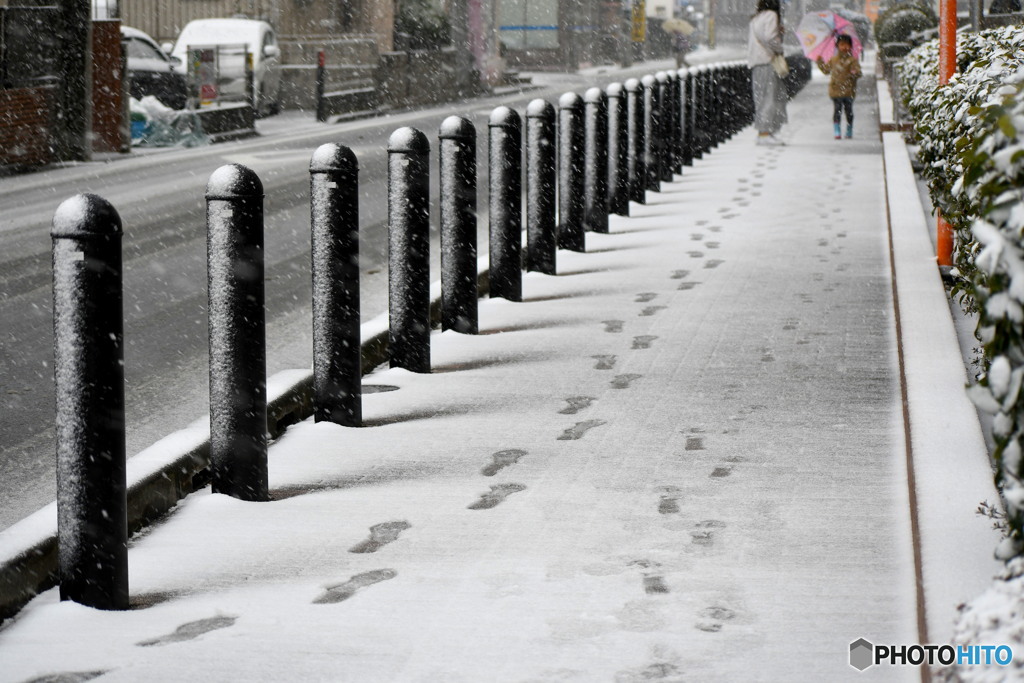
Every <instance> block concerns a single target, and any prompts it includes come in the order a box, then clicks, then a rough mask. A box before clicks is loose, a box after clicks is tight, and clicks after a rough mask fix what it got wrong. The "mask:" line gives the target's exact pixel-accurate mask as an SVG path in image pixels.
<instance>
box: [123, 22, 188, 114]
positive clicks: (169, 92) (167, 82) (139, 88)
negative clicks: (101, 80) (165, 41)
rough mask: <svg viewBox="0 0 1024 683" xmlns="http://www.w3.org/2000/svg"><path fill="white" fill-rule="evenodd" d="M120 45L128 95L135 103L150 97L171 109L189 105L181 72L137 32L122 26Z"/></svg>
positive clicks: (147, 37) (161, 51) (168, 58)
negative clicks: (121, 46)
mask: <svg viewBox="0 0 1024 683" xmlns="http://www.w3.org/2000/svg"><path fill="white" fill-rule="evenodd" d="M121 42H122V43H124V46H125V53H126V54H127V55H128V93H129V94H130V95H131V96H132V97H134V98H135V99H137V100H141V99H142V98H143V97H145V96H146V95H153V96H154V97H156V98H157V99H158V100H160V101H161V102H162V103H163V104H165V105H166V106H168V107H170V108H171V109H184V108H185V105H186V104H187V103H188V85H187V84H186V82H185V73H184V69H183V68H181V67H180V66H179V65H176V64H174V62H173V60H172V59H171V58H170V57H168V56H167V54H166V53H165V52H164V51H163V50H161V49H160V46H159V45H157V44H156V41H155V40H153V39H152V38H150V37H149V36H148V35H146V34H145V33H144V32H142V31H140V30H138V29H137V28H132V27H130V26H122V27H121Z"/></svg>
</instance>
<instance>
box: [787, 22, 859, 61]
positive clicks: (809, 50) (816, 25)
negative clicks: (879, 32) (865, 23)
mask: <svg viewBox="0 0 1024 683" xmlns="http://www.w3.org/2000/svg"><path fill="white" fill-rule="evenodd" d="M840 35H845V36H849V37H850V40H852V41H853V56H854V57H858V58H859V57H860V53H861V50H862V49H863V48H862V46H861V44H860V38H858V37H857V29H856V27H855V26H854V25H853V24H852V23H851V22H850V21H848V20H846V19H844V18H843V17H841V16H839V15H838V14H836V13H835V12H832V11H830V10H823V11H821V12H810V13H808V14H805V15H804V18H803V19H801V20H800V24H799V25H798V26H797V27H796V37H797V39H798V40H799V41H800V47H801V48H803V51H804V55H806V56H807V58H808V59H813V60H817V59H818V58H819V57H820V58H821V59H823V60H825V61H826V62H827V61H828V60H830V59H832V55H834V54H835V53H836V38H837V37H838V36H840Z"/></svg>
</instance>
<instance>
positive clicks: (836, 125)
mask: <svg viewBox="0 0 1024 683" xmlns="http://www.w3.org/2000/svg"><path fill="white" fill-rule="evenodd" d="M833 125H834V126H835V131H836V140H838V139H839V138H841V137H842V135H840V133H842V132H843V128H842V126H840V125H839V124H838V123H836V124H833Z"/></svg>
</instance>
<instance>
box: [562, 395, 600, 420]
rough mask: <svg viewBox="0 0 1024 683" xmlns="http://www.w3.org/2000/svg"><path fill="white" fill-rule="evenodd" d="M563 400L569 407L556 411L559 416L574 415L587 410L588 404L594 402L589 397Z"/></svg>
mask: <svg viewBox="0 0 1024 683" xmlns="http://www.w3.org/2000/svg"><path fill="white" fill-rule="evenodd" d="M565 400H566V402H567V403H568V404H569V405H567V406H566V407H564V408H562V409H561V410H559V411H558V412H559V414H560V415H575V414H576V413H578V412H579V411H581V410H585V409H586V408H589V407H590V404H591V403H593V402H594V398H593V397H591V396H570V397H569V398H567V399H565Z"/></svg>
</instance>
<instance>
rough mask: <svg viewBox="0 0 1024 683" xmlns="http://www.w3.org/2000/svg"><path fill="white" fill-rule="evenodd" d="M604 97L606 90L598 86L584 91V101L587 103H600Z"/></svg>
mask: <svg viewBox="0 0 1024 683" xmlns="http://www.w3.org/2000/svg"><path fill="white" fill-rule="evenodd" d="M604 97H605V95H604V90H601V89H600V88H597V87H594V88H590V89H588V90H587V92H585V93H583V101H584V102H585V103H586V104H600V103H601V102H603V101H604Z"/></svg>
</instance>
